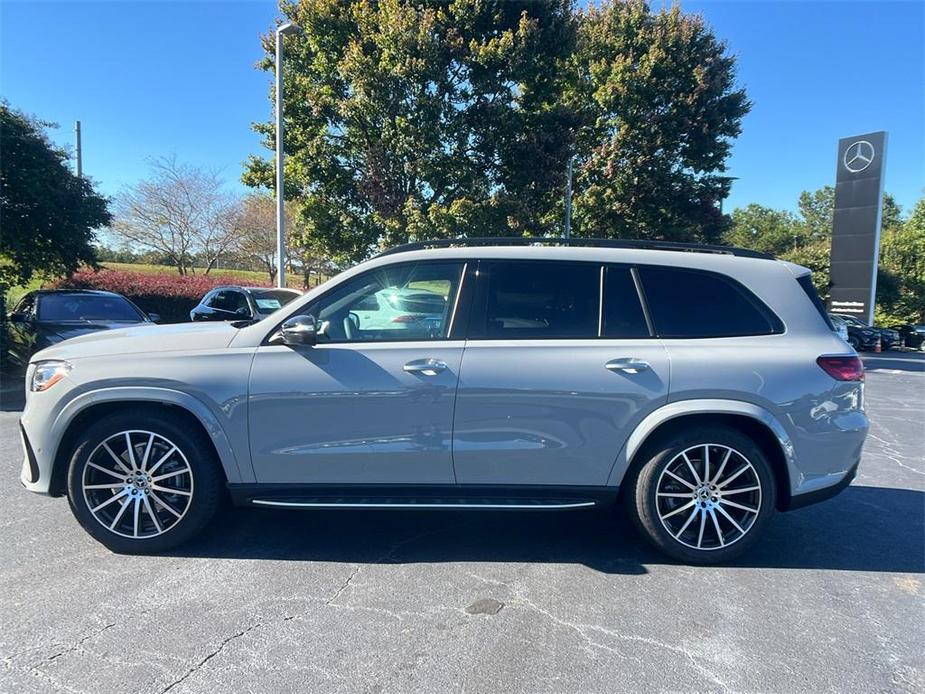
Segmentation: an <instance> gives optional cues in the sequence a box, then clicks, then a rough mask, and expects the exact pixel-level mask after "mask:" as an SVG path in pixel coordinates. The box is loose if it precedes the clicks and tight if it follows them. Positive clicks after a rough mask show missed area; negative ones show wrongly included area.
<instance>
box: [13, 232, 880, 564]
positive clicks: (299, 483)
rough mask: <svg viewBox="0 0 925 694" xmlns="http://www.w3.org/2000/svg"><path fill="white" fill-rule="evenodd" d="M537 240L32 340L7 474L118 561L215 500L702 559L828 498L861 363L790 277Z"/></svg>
mask: <svg viewBox="0 0 925 694" xmlns="http://www.w3.org/2000/svg"><path fill="white" fill-rule="evenodd" d="M524 241H526V242H528V243H531V244H535V243H536V242H537V240H535V239H524ZM547 242H552V243H554V244H559V245H558V246H552V247H536V246H533V245H530V246H524V245H521V242H520V241H517V240H510V239H509V240H504V239H467V240H454V241H443V242H440V241H437V242H431V243H427V242H424V243H416V244H411V245H410V246H406V247H400V248H398V249H393V250H392V251H389V252H386V253H383V254H381V255H379V256H378V257H376V258H374V259H372V260H370V261H368V262H365V263H362V264H360V265H357V266H355V267H353V268H351V269H350V270H348V271H346V272H344V273H343V274H341V275H340V276H338V277H335V278H333V279H331V280H329V281H328V282H327V283H325V284H324V285H322V286H320V287H318V288H316V289H314V290H313V291H311V292H309V293H308V294H307V295H306V296H304V297H300V298H299V299H297V300H295V301H293V302H292V303H291V304H290V305H287V306H285V307H284V308H283V309H282V310H280V311H278V312H277V313H274V314H273V315H272V316H269V317H267V318H265V319H264V320H261V321H259V322H256V323H244V322H238V323H234V322H233V323H217V322H216V323H210V324H208V325H206V324H202V325H193V324H185V325H170V326H163V327H160V328H157V329H155V332H156V335H155V338H156V339H150V338H149V337H148V335H147V334H146V332H147V331H143V330H133V329H129V330H122V331H119V332H118V333H114V334H113V336H110V337H96V338H92V337H84V338H78V339H77V340H71V341H69V342H67V343H65V344H63V345H60V346H57V347H52V348H51V349H47V350H45V351H44V352H41V353H40V354H37V355H36V356H35V357H34V358H33V360H32V363H31V364H30V365H29V372H28V375H27V381H28V383H29V392H28V393H27V399H26V407H25V410H24V412H23V415H22V419H21V423H22V445H23V449H24V455H23V466H22V472H21V477H20V479H21V481H22V483H23V485H24V486H25V487H26V488H27V489H29V490H31V491H33V492H37V493H42V494H50V495H52V496H59V495H62V494H66V495H67V497H68V500H69V502H70V506H71V509H72V511H73V513H74V515H75V516H76V518H77V520H78V521H79V522H80V524H81V525H82V526H83V527H84V528H85V529H86V530H87V532H88V533H90V534H91V535H92V536H93V537H94V538H96V539H97V540H98V541H100V542H102V543H103V544H104V545H106V546H107V547H109V548H111V549H113V550H115V551H117V552H132V553H145V552H161V551H165V550H166V549H168V548H170V547H174V546H176V545H177V544H179V543H181V542H183V541H185V540H188V539H189V538H191V537H193V536H194V535H196V534H197V533H198V532H199V531H201V530H202V529H203V528H204V527H205V525H206V524H207V523H208V522H209V520H210V518H212V516H213V514H214V513H215V511H216V509H217V508H218V507H219V504H220V502H221V500H222V499H223V498H224V497H225V494H226V493H230V496H231V498H232V500H233V501H234V502H235V503H237V504H238V505H241V506H246V507H264V508H266V507H272V508H291V509H328V508H341V509H385V508H392V509H435V508H441V509H455V510H458V511H464V510H471V511H478V510H483V509H494V510H510V511H530V510H542V511H555V510H562V511H566V510H570V509H585V508H594V507H603V506H607V505H612V504H622V505H623V507H624V508H625V509H626V511H627V512H628V514H629V515H630V517H631V518H632V520H633V522H634V523H635V525H636V527H637V528H638V529H639V531H640V532H641V533H642V534H643V536H645V537H646V538H647V539H648V540H649V541H651V542H652V543H653V544H654V545H655V546H656V547H658V548H659V549H660V550H662V551H663V552H665V553H667V554H668V555H670V556H672V557H674V558H676V559H680V560H682V561H686V562H691V563H697V564H710V563H716V562H725V561H728V560H731V559H732V558H734V557H735V556H737V555H738V554H740V553H741V552H742V551H744V550H746V549H747V548H748V547H749V546H752V545H754V544H755V543H756V542H758V541H759V538H760V536H761V533H762V530H764V529H765V528H766V527H767V525H768V523H769V521H770V520H771V518H772V517H773V515H774V512H775V510H787V509H793V508H799V507H801V506H805V505H806V504H810V503H814V502H817V501H821V500H822V499H826V498H828V497H831V496H833V495H835V494H837V493H838V492H840V491H841V490H842V489H844V488H845V487H847V486H848V484H849V483H850V482H851V480H852V479H853V478H854V476H855V473H856V471H857V467H858V464H859V461H860V457H861V449H862V447H863V444H864V439H865V437H866V435H867V431H868V427H869V423H868V420H867V417H866V415H865V414H864V399H863V396H862V395H863V379H864V368H863V365H862V363H861V360H860V359H859V358H858V355H857V354H855V353H854V352H853V351H852V350H851V349H850V348H849V347H848V345H847V344H845V342H843V341H842V340H841V339H839V338H838V336H837V335H835V333H833V332H832V327H831V325H830V323H829V321H828V320H827V318H826V314H825V309H824V307H823V306H822V305H821V303H820V302H819V298H818V295H817V294H816V290H815V289H814V288H813V284H812V280H811V277H810V271H809V270H808V269H807V268H805V267H800V266H798V265H794V264H792V263H788V262H783V261H778V260H775V259H774V258H773V257H771V256H768V255H765V254H761V253H756V252H754V251H748V250H743V249H735V248H728V247H717V246H696V245H688V244H668V243H660V242H636V243H633V242H628V241H607V240H588V239H580V240H570V241H561V240H547ZM488 244H495V245H488ZM431 246H436V248H433V247H431ZM443 246H451V247H443ZM454 246H455V247H454ZM717 306H722V307H723V310H722V311H717V310H716V307H717ZM406 315H407V316H413V318H409V319H407V320H398V321H396V320H395V318H396V317H398V316H406ZM756 384H757V385H758V386H760V387H759V388H757V390H756ZM602 519H603V517H602ZM842 520H843V525H842V527H841V529H840V532H842V533H843V534H847V533H850V532H851V530H852V528H853V526H852V525H851V522H852V521H851V519H850V518H844V519H842ZM826 522H827V523H830V524H831V523H832V522H836V521H833V520H831V519H826ZM829 530H832V529H831V528H829ZM610 531H611V532H619V531H620V526H618V525H612V526H610ZM780 538H781V532H778V533H777V534H776V537H775V543H776V544H779V543H780ZM816 540H818V541H820V542H821V540H819V538H818V537H816V539H815V540H814V539H813V536H812V534H807V533H801V534H799V535H798V536H797V535H794V536H793V537H792V542H793V543H794V544H799V545H800V546H801V547H805V545H806V544H807V543H808V542H813V541H816ZM775 551H776V550H775Z"/></svg>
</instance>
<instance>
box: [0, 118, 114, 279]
mask: <svg viewBox="0 0 925 694" xmlns="http://www.w3.org/2000/svg"><path fill="white" fill-rule="evenodd" d="M50 125H51V124H49V123H44V122H41V121H38V120H36V119H34V118H30V117H28V116H26V115H24V114H23V113H20V112H18V111H15V110H13V109H12V108H10V106H9V105H8V104H6V103H0V153H2V156H0V216H2V223H3V233H2V234H0V288H2V289H3V290H4V291H5V289H6V288H7V287H9V286H11V285H17V284H19V285H21V284H26V283H27V282H28V281H29V280H30V279H31V278H32V277H33V276H34V275H49V276H54V275H62V274H63V275H69V274H71V273H73V272H74V271H75V270H76V269H77V268H78V267H79V266H80V265H83V264H87V265H94V264H95V263H96V256H95V254H94V249H93V246H92V242H93V240H94V230H95V229H98V228H100V227H103V226H105V225H106V224H108V223H109V221H110V215H109V211H108V209H107V206H108V203H107V200H106V199H105V198H104V197H102V196H101V195H99V194H98V193H97V192H96V191H95V190H94V188H93V184H92V183H91V181H89V180H88V179H86V178H78V177H77V176H75V175H74V174H73V173H71V171H70V169H69V168H68V154H67V152H66V151H64V150H63V149H60V148H58V147H55V146H54V145H53V144H52V143H51V141H50V140H49V139H48V136H47V135H46V134H45V128H46V127H49V126H50ZM0 296H2V294H0Z"/></svg>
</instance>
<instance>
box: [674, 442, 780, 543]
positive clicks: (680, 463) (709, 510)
mask: <svg viewBox="0 0 925 694" xmlns="http://www.w3.org/2000/svg"><path fill="white" fill-rule="evenodd" d="M761 491H762V490H761V479H760V478H759V476H758V472H757V470H756V469H755V466H754V465H752V463H751V462H750V461H749V460H748V458H746V457H745V456H744V455H742V454H741V453H740V452H739V451H737V450H735V449H734V448H731V447H730V446H726V445H724V444H717V443H705V444H697V445H696V446H691V447H690V448H687V449H685V450H683V451H681V452H680V453H678V454H677V455H676V456H674V457H673V458H672V459H671V461H670V462H669V463H668V465H666V466H665V468H664V470H662V474H661V475H660V476H659V479H658V484H657V486H656V506H657V511H658V517H659V520H660V521H661V523H662V526H663V527H664V528H665V530H666V531H668V533H669V534H670V535H671V536H672V537H673V538H674V539H675V540H676V541H678V542H680V543H681V544H683V545H685V546H686V547H690V548H691V549H697V550H717V549H723V548H725V547H729V546H730V545H732V544H735V543H736V542H738V541H739V540H741V539H742V538H743V537H745V535H746V534H747V533H748V531H749V530H750V529H751V527H752V525H753V524H754V522H755V520H756V519H757V518H758V513H759V511H760V509H761Z"/></svg>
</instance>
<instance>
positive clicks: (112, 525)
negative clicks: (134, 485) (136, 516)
mask: <svg viewBox="0 0 925 694" xmlns="http://www.w3.org/2000/svg"><path fill="white" fill-rule="evenodd" d="M131 503H132V499H131V497H128V496H127V497H125V501H124V502H122V506H120V507H119V512H118V513H117V514H116V517H115V518H113V519H112V523H110V524H109V529H110V530H112V529H113V528H115V527H116V526H117V525H118V524H119V521H120V520H121V519H122V516H123V515H124V514H125V509H127V508H128V507H129V505H130V504H131Z"/></svg>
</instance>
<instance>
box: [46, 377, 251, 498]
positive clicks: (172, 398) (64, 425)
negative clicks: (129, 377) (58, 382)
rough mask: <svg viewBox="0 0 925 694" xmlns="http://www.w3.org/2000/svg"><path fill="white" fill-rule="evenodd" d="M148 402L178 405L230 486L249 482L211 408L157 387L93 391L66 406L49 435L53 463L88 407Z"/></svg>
mask: <svg viewBox="0 0 925 694" xmlns="http://www.w3.org/2000/svg"><path fill="white" fill-rule="evenodd" d="M129 401H135V402H137V401H147V402H156V403H161V404H168V405H175V406H177V407H182V408H183V409H185V410H187V411H188V412H190V413H191V414H192V415H193V416H194V417H196V419H198V420H199V422H200V423H201V424H202V426H203V428H204V429H205V430H206V433H207V434H208V435H209V438H210V439H212V443H213V444H214V445H215V450H216V451H217V452H218V457H219V460H220V461H221V464H222V468H224V470H225V475H226V477H227V478H228V481H229V482H232V483H234V482H245V481H248V479H247V478H246V477H244V476H242V473H241V466H240V462H239V461H238V459H237V456H236V455H235V453H234V449H233V448H232V446H231V444H230V442H229V440H228V436H227V435H226V433H225V430H224V428H223V427H222V425H221V422H219V420H218V418H217V417H216V416H215V415H214V414H213V413H212V411H211V410H210V409H209V407H208V406H207V405H206V404H205V403H204V402H202V401H201V400H199V399H198V398H196V397H194V396H192V395H190V394H189V393H184V392H183V391H179V390H173V389H171V388H161V387H154V386H120V387H107V388H105V389H101V390H90V391H87V392H84V393H81V394H80V395H78V396H77V397H75V398H74V399H72V400H71V401H70V402H68V403H67V405H65V406H64V407H63V408H62V409H61V411H60V412H59V413H58V415H57V417H55V419H54V422H53V423H52V425H51V427H50V429H49V431H48V439H47V449H48V450H49V451H54V452H55V453H54V454H52V455H50V456H49V457H50V458H51V459H52V460H54V458H55V456H56V454H57V449H58V446H59V445H60V444H61V441H62V439H63V438H64V434H65V432H66V431H67V429H68V427H69V426H70V424H71V422H73V421H74V418H75V417H76V416H77V415H78V414H80V413H81V412H82V411H84V410H86V409H87V408H88V407H92V406H94V405H99V404H103V403H110V402H129Z"/></svg>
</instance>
